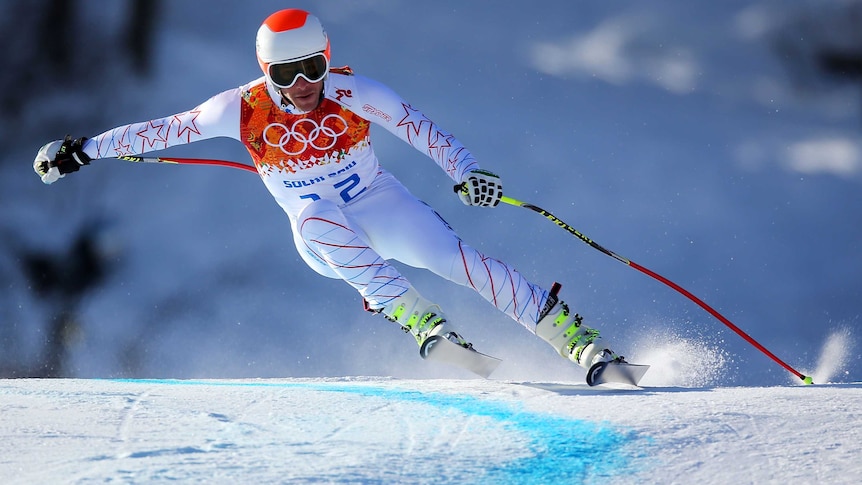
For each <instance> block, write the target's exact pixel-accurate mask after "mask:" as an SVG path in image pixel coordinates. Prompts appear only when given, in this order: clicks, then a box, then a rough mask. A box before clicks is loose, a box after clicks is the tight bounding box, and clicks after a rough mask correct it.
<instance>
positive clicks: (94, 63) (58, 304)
mask: <svg viewBox="0 0 862 485" xmlns="http://www.w3.org/2000/svg"><path fill="white" fill-rule="evenodd" d="M159 10H160V2H159V0H127V1H111V2H92V1H90V2H87V1H83V0H5V1H4V2H2V3H0V39H2V45H3V46H4V48H3V58H4V67H3V73H2V75H0V145H2V146H6V147H8V146H9V145H11V144H13V143H14V144H16V145H17V144H22V145H23V144H32V146H34V147H38V146H39V145H40V144H42V143H44V142H45V141H47V140H35V141H33V142H32V143H31V140H32V138H33V135H32V133H31V132H38V133H44V132H46V131H52V132H53V131H56V132H57V133H58V135H57V137H60V136H62V135H63V134H64V132H63V131H62V130H69V129H70V128H69V127H74V126H81V125H87V124H88V123H92V122H94V120H98V119H99V117H100V113H99V109H98V106H97V105H96V103H92V104H93V106H92V107H88V106H87V105H88V103H75V104H74V105H73V106H74V109H62V108H61V107H58V108H56V109H54V107H53V106H51V105H50V102H48V103H47V104H48V106H45V104H46V101H45V98H50V95H51V94H54V93H60V94H61V95H63V96H69V97H76V96H80V97H81V98H82V99H86V97H87V96H90V97H92V96H93V95H94V93H95V92H98V91H99V90H101V89H103V88H104V86H103V85H101V84H100V83H105V85H109V84H110V83H112V82H113V83H114V84H118V83H116V81H117V80H118V77H120V78H122V77H123V76H125V77H127V78H129V77H131V78H134V79H140V78H141V77H144V76H147V75H148V74H149V73H150V72H151V70H152V66H153V59H152V56H153V42H154V39H155V35H156V32H157V28H158V15H159ZM117 18H120V19H123V20H122V21H120V22H117V21H116V19H117ZM118 60H128V62H118ZM30 111H33V112H35V113H36V114H35V115H32V118H34V119H33V120H32V121H31V120H30V118H31V117H30V116H28V114H29V112H30ZM35 118H38V119H35ZM36 123H38V126H33V125H35V124H36ZM6 151H7V150H3V152H6ZM3 152H0V153H3ZM33 154H34V155H35V148H34V150H33ZM0 164H3V165H5V166H6V167H10V168H9V170H15V172H17V171H18V169H19V168H20V167H25V168H27V169H28V170H29V163H26V161H22V160H20V159H18V157H9V156H7V155H6V154H5V153H4V154H3V155H2V156H0ZM13 164H14V168H13ZM31 175H32V172H31ZM33 177H35V175H33ZM10 183H12V182H10ZM4 192H8V191H4V190H2V189H0V205H3V206H8V204H36V205H38V204H40V203H41V204H43V205H44V202H45V201H46V200H51V198H57V197H64V196H65V197H68V196H69V193H68V192H67V191H54V192H53V193H46V192H40V193H39V194H34V197H33V200H22V199H21V197H20V196H19V197H16V198H15V200H11V199H12V198H11V197H4V195H3V194H4ZM64 202H65V201H61V203H60V204H51V206H52V207H57V206H61V207H68V210H65V209H64V210H62V211H58V212H52V213H50V217H56V218H58V219H63V220H64V221H70V220H71V221H80V222H78V223H77V226H78V228H77V229H76V230H73V231H71V232H69V231H58V233H59V234H62V235H57V236H56V237H53V238H52V237H51V236H52V235H51V234H49V235H47V237H46V238H45V239H46V240H47V243H49V244H46V241H31V240H29V239H32V237H30V238H27V237H24V236H22V235H21V234H19V231H18V230H16V228H15V227H4V226H6V223H5V221H4V220H3V219H2V218H0V234H2V235H3V239H2V241H0V273H2V275H3V276H2V277H0V284H2V285H3V288H2V289H3V290H5V291H0V377H24V376H27V377H61V376H69V375H72V374H73V371H72V370H71V369H69V368H68V362H67V357H68V355H69V353H70V350H71V347H72V346H73V345H74V342H75V340H76V336H78V335H80V334H82V333H84V332H85V329H86V322H83V321H81V318H80V306H81V302H82V301H83V300H84V299H85V298H86V296H87V295H88V294H91V293H92V292H93V291H94V290H96V289H98V288H99V286H100V285H103V284H104V283H105V282H106V281H107V280H108V278H109V276H110V273H111V270H112V269H113V265H112V263H111V258H110V256H109V255H108V254H107V253H106V252H105V251H104V247H103V246H102V245H101V241H102V240H103V239H104V237H103V236H104V234H105V231H106V230H107V228H106V225H105V224H102V223H93V222H92V221H94V220H104V219H105V218H104V216H103V215H101V214H99V213H98V212H99V210H98V209H95V208H93V207H90V206H83V207H82V206H80V205H75V204H72V203H64ZM76 208H77V210H76ZM85 212H86V213H85ZM59 238H69V239H68V240H65V241H64V240H59ZM25 291H29V292H30V293H31V296H33V297H34V298H35V300H36V301H37V302H38V305H39V306H40V307H41V309H42V310H43V311H42V312H41V313H43V314H44V315H46V317H45V318H47V321H46V322H34V321H29V320H32V317H26V316H24V315H25V312H21V311H16V308H18V307H20V306H21V304H20V303H19V302H18V301H15V297H14V295H16V294H20V292H25ZM16 292H18V293H16ZM29 314H31V315H32V314H33V313H32V312H29ZM23 326H40V328H41V331H40V335H41V337H40V340H41V344H40V345H41V349H40V350H38V351H36V352H33V351H30V352H24V351H22V350H21V342H20V340H19V338H17V335H18V334H19V333H21V332H18V330H20V328H21V327H23Z"/></svg>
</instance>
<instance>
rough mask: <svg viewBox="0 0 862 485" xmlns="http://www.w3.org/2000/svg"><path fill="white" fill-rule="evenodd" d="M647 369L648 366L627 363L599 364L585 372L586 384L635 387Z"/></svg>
mask: <svg viewBox="0 0 862 485" xmlns="http://www.w3.org/2000/svg"><path fill="white" fill-rule="evenodd" d="M647 369H649V366H648V365H640V364H629V363H628V362H618V361H611V362H599V363H598V364H595V365H593V366H592V367H590V370H589V371H588V372H587V384H589V385H591V386H597V385H599V384H607V383H619V384H631V385H633V386H636V385H638V382H640V380H641V378H642V377H643V376H644V374H645V373H646V371H647Z"/></svg>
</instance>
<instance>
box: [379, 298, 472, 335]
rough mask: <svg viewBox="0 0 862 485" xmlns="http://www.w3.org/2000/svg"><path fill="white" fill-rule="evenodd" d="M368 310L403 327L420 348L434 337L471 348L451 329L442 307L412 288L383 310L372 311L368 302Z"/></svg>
mask: <svg viewBox="0 0 862 485" xmlns="http://www.w3.org/2000/svg"><path fill="white" fill-rule="evenodd" d="M366 309H367V310H368V311H371V312H376V313H382V314H383V316H384V317H386V318H387V319H388V320H389V321H392V322H395V323H397V324H399V325H401V328H402V329H403V330H404V331H405V332H406V333H409V334H411V335H413V338H415V339H416V343H417V344H418V345H419V347H420V348H421V347H422V344H423V343H425V340H427V339H428V337H431V336H433V335H441V336H444V337H445V338H447V339H449V340H451V341H453V342H455V343H457V344H459V345H461V346H462V347H466V348H470V347H471V345H470V344H469V343H468V342H467V341H466V340H464V339H463V338H461V336H460V335H458V334H457V333H455V331H454V330H453V329H452V328H451V326H450V325H449V323H448V321H447V320H446V315H444V314H443V311H442V310H440V306H439V305H436V304H434V303H431V302H430V301H428V300H426V299H425V298H423V297H422V295H420V294H419V292H417V291H416V290H414V289H413V288H412V287H411V288H409V289H408V290H407V291H406V292H404V294H402V295H401V296H399V297H397V298H395V299H393V300H392V301H390V302H389V303H388V304H387V305H385V306H384V307H382V308H378V309H372V308H370V305H369V304H368V302H366Z"/></svg>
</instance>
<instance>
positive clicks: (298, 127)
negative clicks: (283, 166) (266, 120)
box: [263, 113, 347, 155]
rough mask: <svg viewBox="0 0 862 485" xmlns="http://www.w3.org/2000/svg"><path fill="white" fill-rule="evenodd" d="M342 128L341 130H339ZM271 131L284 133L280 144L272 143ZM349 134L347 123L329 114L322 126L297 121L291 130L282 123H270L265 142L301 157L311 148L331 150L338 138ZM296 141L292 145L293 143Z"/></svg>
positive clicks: (310, 122) (335, 115)
mask: <svg viewBox="0 0 862 485" xmlns="http://www.w3.org/2000/svg"><path fill="white" fill-rule="evenodd" d="M339 126H340V128H339ZM270 130H280V131H283V132H284V133H283V134H282V135H281V136H279V137H278V142H277V143H273V142H272V141H270V137H269V136H268V135H269V132H270ZM345 133H347V122H346V121H344V118H342V117H341V116H339V115H337V114H334V113H333V114H328V115H326V116H324V117H323V119H322V120H320V124H317V122H316V121H314V120H312V119H309V118H302V119H300V120H296V121H295V122H294V123H293V125H291V127H290V128H288V127H287V125H284V124H282V123H270V124H268V125H266V128H264V129H263V140H264V142H266V144H267V145H269V146H271V147H278V148H280V149H281V151H283V152H284V153H285V154H287V155H299V154H301V153H303V152H305V151H306V150H308V148H309V147H312V148H315V149H317V150H329V149H330V148H333V147H334V146H335V143H336V142H337V141H338V137H339V136H341V135H343V134H345ZM292 140H293V141H296V142H297V143H296V144H295V145H297V146H298V148H296V147H294V146H293V145H294V144H291V141H292Z"/></svg>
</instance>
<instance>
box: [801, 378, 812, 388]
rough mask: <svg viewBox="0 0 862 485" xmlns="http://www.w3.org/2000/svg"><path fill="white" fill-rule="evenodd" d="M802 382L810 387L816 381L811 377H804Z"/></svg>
mask: <svg viewBox="0 0 862 485" xmlns="http://www.w3.org/2000/svg"><path fill="white" fill-rule="evenodd" d="M802 382H804V383H805V385H806V386H810V385H811V384H814V379H812V378H811V376H802Z"/></svg>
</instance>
